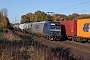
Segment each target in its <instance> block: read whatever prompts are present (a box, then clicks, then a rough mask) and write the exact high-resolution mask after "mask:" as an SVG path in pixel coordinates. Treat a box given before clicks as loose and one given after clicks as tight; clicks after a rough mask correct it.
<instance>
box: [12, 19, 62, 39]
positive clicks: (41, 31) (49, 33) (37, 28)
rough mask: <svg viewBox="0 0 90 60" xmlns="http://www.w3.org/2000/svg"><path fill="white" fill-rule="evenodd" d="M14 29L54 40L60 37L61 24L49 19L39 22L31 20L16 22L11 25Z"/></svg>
mask: <svg viewBox="0 0 90 60" xmlns="http://www.w3.org/2000/svg"><path fill="white" fill-rule="evenodd" d="M13 27H14V28H15V29H16V28H17V29H18V30H21V31H24V32H25V31H26V32H29V33H32V34H35V35H38V36H39V35H41V36H44V37H45V38H48V39H49V40H56V39H60V38H61V24H60V22H54V21H51V20H47V21H41V22H31V23H23V24H16V25H14V26H13Z"/></svg>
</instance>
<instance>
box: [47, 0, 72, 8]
mask: <svg viewBox="0 0 90 60" xmlns="http://www.w3.org/2000/svg"><path fill="white" fill-rule="evenodd" d="M70 1H71V0H67V1H64V2H62V3H60V4H58V5H55V6H53V7H51V8H48V9H52V8H55V7H57V6H59V5H62V4H65V3H68V2H70ZM48 9H47V10H48Z"/></svg>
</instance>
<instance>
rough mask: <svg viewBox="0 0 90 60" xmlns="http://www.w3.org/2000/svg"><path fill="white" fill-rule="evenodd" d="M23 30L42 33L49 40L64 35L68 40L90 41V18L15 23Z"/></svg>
mask: <svg viewBox="0 0 90 60" xmlns="http://www.w3.org/2000/svg"><path fill="white" fill-rule="evenodd" d="M15 27H16V28H19V29H21V30H23V31H28V32H31V33H36V34H37V35H39V34H41V35H43V36H45V37H47V38H48V39H49V40H56V39H60V40H61V38H62V37H63V38H64V39H66V40H70V41H76V42H89V43H90V18H88V19H77V20H65V21H58V22H54V21H42V22H31V23H24V24H18V25H14V28H15Z"/></svg>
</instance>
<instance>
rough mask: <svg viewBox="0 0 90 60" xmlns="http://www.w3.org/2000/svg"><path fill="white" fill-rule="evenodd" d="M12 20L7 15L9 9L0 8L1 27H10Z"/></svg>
mask: <svg viewBox="0 0 90 60" xmlns="http://www.w3.org/2000/svg"><path fill="white" fill-rule="evenodd" d="M9 27H10V22H9V19H8V17H7V9H6V8H5V9H2V10H0V29H1V28H2V29H4V28H9Z"/></svg>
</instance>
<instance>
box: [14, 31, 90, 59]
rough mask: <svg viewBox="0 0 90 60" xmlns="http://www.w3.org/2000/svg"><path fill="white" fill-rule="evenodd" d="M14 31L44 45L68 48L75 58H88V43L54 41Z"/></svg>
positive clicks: (89, 53)
mask: <svg viewBox="0 0 90 60" xmlns="http://www.w3.org/2000/svg"><path fill="white" fill-rule="evenodd" d="M15 33H16V34H18V35H22V36H28V37H29V36H30V37H32V39H33V40H36V41H38V42H40V43H41V44H44V45H46V46H49V47H52V48H56V47H59V48H63V49H64V50H65V49H69V53H70V55H74V57H75V58H82V59H87V60H89V59H90V45H89V44H83V43H77V42H74V41H57V42H55V41H50V40H47V39H44V38H42V37H36V36H32V35H30V34H26V33H22V32H18V31H15ZM28 37H27V38H28ZM82 59H81V60H82Z"/></svg>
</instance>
